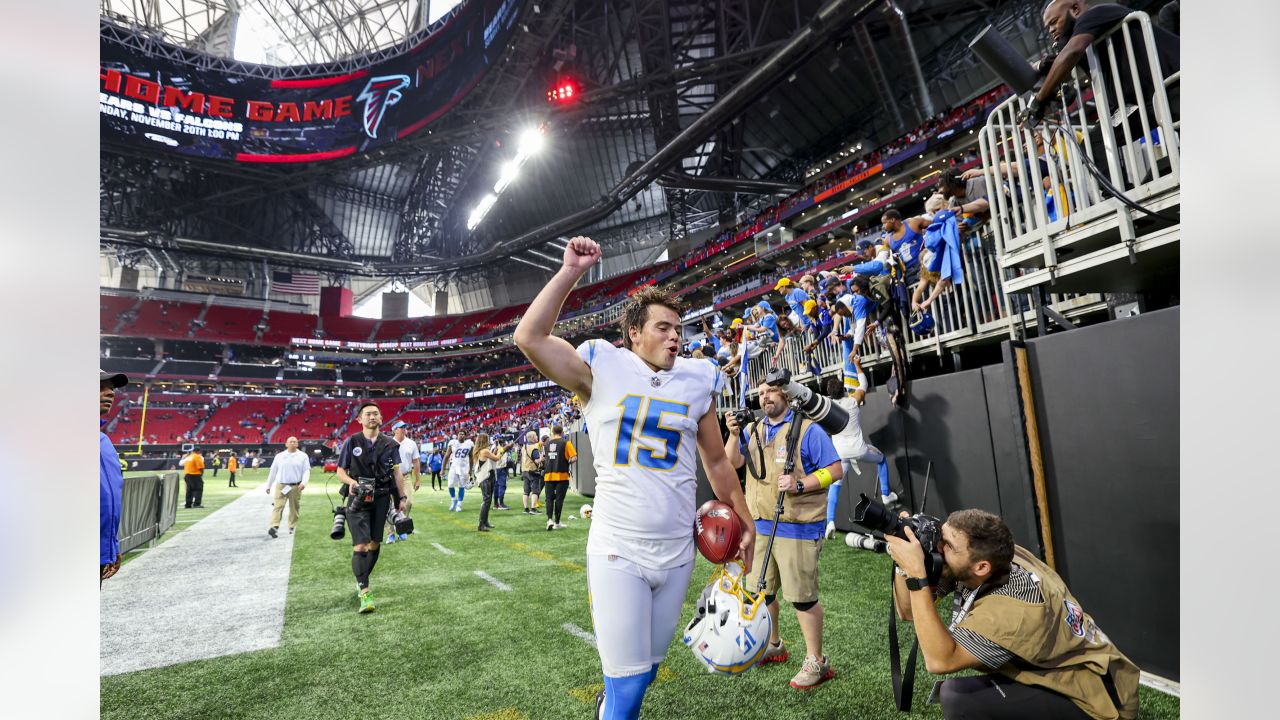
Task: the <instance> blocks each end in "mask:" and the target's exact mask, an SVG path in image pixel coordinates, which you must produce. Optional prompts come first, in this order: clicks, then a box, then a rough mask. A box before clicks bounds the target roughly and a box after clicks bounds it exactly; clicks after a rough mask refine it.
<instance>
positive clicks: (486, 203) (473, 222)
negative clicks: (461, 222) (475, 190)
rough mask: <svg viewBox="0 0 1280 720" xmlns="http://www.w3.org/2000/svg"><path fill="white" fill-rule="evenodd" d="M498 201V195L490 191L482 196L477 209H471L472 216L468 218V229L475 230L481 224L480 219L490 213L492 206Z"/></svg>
mask: <svg viewBox="0 0 1280 720" xmlns="http://www.w3.org/2000/svg"><path fill="white" fill-rule="evenodd" d="M497 201H498V196H497V195H494V194H493V193H489V194H488V195H485V196H484V197H483V198H481V200H480V204H479V205H476V207H475V209H474V210H472V211H471V216H470V217H468V218H467V229H468V230H475V229H476V226H477V225H479V224H480V221H481V220H483V219H484V216H485V215H487V214H488V213H489V210H490V208H492V207H493V204H494V203H496V202H497Z"/></svg>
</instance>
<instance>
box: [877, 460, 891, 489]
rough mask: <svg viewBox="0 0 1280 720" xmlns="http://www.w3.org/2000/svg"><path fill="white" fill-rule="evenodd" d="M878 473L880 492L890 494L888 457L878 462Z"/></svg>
mask: <svg viewBox="0 0 1280 720" xmlns="http://www.w3.org/2000/svg"><path fill="white" fill-rule="evenodd" d="M876 474H877V475H879V476H880V494H881V495H888V494H889V460H888V459H887V458H886V459H884V460H881V461H880V462H879V463H877V464H876Z"/></svg>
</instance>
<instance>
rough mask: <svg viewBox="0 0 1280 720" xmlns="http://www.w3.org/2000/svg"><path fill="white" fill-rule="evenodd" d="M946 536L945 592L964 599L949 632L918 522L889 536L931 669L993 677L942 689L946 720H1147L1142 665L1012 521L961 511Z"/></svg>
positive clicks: (900, 594)
mask: <svg viewBox="0 0 1280 720" xmlns="http://www.w3.org/2000/svg"><path fill="white" fill-rule="evenodd" d="M866 502H867V501H866V500H864V504H866ZM903 516H904V517H905V516H906V513H903ZM940 535H941V537H940V538H939V539H938V540H937V543H936V544H937V548H936V552H937V553H938V554H940V555H941V558H942V561H943V566H942V568H941V579H940V582H939V585H938V588H937V593H938V595H939V596H941V595H945V594H946V593H949V592H952V591H954V593H955V598H954V600H953V606H952V616H951V624H950V626H949V627H948V626H944V625H943V624H942V620H941V619H940V618H939V617H938V613H937V611H936V610H935V607H934V597H935V594H934V589H933V588H931V587H930V582H929V580H928V579H927V575H928V574H929V573H928V571H927V568H926V565H927V563H926V558H925V548H924V547H923V546H922V545H921V543H920V540H919V539H918V538H917V536H916V533H915V532H913V531H912V529H911V527H910V525H909V524H907V525H905V526H904V527H902V530H901V533H900V534H899V533H896V532H894V533H891V532H889V531H886V532H885V539H886V540H887V541H888V543H889V553H890V554H891V555H892V556H893V560H894V562H895V563H896V564H897V568H896V571H897V575H896V577H895V578H894V583H893V596H894V604H895V606H896V607H897V610H898V616H899V617H900V618H901V619H903V620H905V621H907V622H914V623H915V625H916V636H917V638H918V639H919V643H920V651H921V652H922V653H923V655H924V661H925V668H926V669H927V670H928V671H929V672H931V673H933V674H935V675H945V674H948V673H953V672H957V671H959V670H966V669H976V670H982V671H984V672H985V673H986V674H984V675H978V676H970V677H962V678H953V679H950V680H945V681H942V682H940V683H939V684H938V686H937V687H935V693H936V694H938V696H939V700H940V702H941V704H942V714H943V716H944V717H946V718H948V720H954V719H957V718H964V719H965V720H978V719H981V718H990V719H991V720H1003V719H1005V718H1009V719H1012V718H1038V719H1040V720H1089V719H1090V718H1094V719H1097V720H1111V719H1113V718H1124V719H1125V720H1128V719H1129V718H1134V717H1137V714H1138V676H1139V671H1138V668H1137V666H1135V665H1134V664H1133V663H1132V662H1131V661H1130V660H1129V658H1127V657H1125V656H1124V654H1122V653H1121V652H1120V651H1119V650H1118V649H1117V648H1116V646H1115V645H1114V644H1112V642H1111V640H1110V639H1108V638H1107V636H1106V635H1105V634H1104V633H1103V632H1102V630H1100V629H1099V628H1098V626H1097V625H1095V624H1094V622H1093V619H1092V618H1091V617H1089V615H1088V614H1086V613H1085V612H1084V610H1083V609H1081V607H1080V604H1079V603H1078V602H1076V599H1075V598H1074V597H1073V596H1072V595H1071V592H1070V590H1068V589H1067V586H1066V584H1065V583H1064V582H1063V581H1062V578H1061V577H1059V576H1058V574H1057V573H1056V572H1054V571H1053V570H1052V569H1050V568H1049V566H1047V565H1045V564H1044V563H1042V562H1040V561H1039V560H1038V559H1036V557H1035V556H1034V555H1032V554H1031V553H1030V552H1029V551H1027V550H1026V549H1025V548H1022V547H1019V546H1017V545H1015V544H1014V542H1013V534H1012V533H1011V532H1010V531H1009V527H1008V526H1007V525H1005V523H1004V521H1003V520H1001V519H1000V518H999V517H998V516H996V515H992V514H991V513H988V512H985V511H982V510H959V511H957V512H954V513H951V515H950V516H948V517H947V520H946V522H945V523H943V524H942V526H941V533H940ZM904 538H905V539H904ZM930 544H932V541H930Z"/></svg>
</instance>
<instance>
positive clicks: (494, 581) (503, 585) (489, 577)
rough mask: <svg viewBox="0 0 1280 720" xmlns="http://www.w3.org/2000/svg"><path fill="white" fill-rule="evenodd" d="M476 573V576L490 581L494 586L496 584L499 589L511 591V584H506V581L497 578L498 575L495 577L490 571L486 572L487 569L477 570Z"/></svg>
mask: <svg viewBox="0 0 1280 720" xmlns="http://www.w3.org/2000/svg"><path fill="white" fill-rule="evenodd" d="M475 575H476V577H478V578H480V579H481V580H484V581H485V582H487V583H489V584H490V585H492V586H494V587H496V588H498V589H499V590H501V591H502V592H511V586H510V585H508V584H506V583H504V582H502V581H501V580H499V579H498V578H496V577H494V576H492V575H490V574H489V573H487V572H485V571H483V570H477V571H476V572H475Z"/></svg>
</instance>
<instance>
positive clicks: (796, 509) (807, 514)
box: [742, 415, 827, 523]
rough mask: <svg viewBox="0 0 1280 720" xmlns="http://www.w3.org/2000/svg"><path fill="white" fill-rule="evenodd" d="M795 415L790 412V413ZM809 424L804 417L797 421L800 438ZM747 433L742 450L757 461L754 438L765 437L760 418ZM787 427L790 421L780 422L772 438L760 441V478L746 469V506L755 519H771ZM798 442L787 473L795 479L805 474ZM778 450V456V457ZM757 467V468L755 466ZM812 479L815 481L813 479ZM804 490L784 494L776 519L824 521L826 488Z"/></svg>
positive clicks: (781, 465)
mask: <svg viewBox="0 0 1280 720" xmlns="http://www.w3.org/2000/svg"><path fill="white" fill-rule="evenodd" d="M792 417H793V418H794V417H795V416H794V415H793V416H792ZM812 424H813V423H812V422H810V421H809V420H807V419H801V420H800V439H801V440H803V439H804V434H805V433H806V432H808V430H809V426H810V425H812ZM749 429H750V432H749V433H748V434H747V442H746V445H744V446H743V448H742V452H743V454H746V453H748V452H750V453H752V455H751V459H752V462H756V463H758V462H759V461H760V450H759V448H758V447H757V445H756V438H757V437H759V438H760V440H761V441H763V440H764V437H765V426H764V421H763V420H761V421H759V422H757V423H755V424H754V425H753V426H752V427H751V428H749ZM790 429H791V423H790V422H787V423H783V424H782V425H781V426H780V427H779V428H778V430H777V432H775V433H774V434H773V441H772V442H767V443H765V444H764V479H763V480H756V479H755V478H754V477H752V476H751V473H750V471H748V472H747V487H746V496H747V507H748V508H750V509H751V516H752V517H753V518H755V519H757V520H772V519H773V512H774V510H775V509H776V508H777V504H778V478H780V477H782V474H783V470H785V468H784V467H783V466H784V465H785V464H786V448H787V433H788V431H789V430H790ZM801 444H802V443H801V442H797V443H796V449H795V469H794V470H792V472H791V476H792V477H794V478H795V479H796V480H800V479H801V478H803V477H804V476H805V472H804V467H803V465H801V463H800V446H801ZM779 453H782V457H781V458H780V457H779ZM756 469H757V470H759V469H760V468H756ZM812 482H814V483H816V482H817V481H816V480H813V481H812ZM805 491H806V492H805V493H804V494H803V495H797V494H795V493H787V496H786V498H785V499H784V500H783V504H782V515H781V516H780V517H779V518H778V521H779V522H792V523H811V522H818V521H820V520H821V521H825V520H826V519H827V491H826V490H821V491H813V490H810V489H809V487H808V485H806V486H805Z"/></svg>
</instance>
